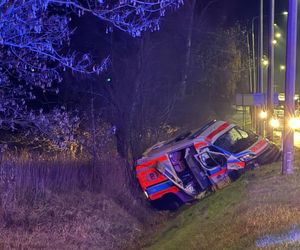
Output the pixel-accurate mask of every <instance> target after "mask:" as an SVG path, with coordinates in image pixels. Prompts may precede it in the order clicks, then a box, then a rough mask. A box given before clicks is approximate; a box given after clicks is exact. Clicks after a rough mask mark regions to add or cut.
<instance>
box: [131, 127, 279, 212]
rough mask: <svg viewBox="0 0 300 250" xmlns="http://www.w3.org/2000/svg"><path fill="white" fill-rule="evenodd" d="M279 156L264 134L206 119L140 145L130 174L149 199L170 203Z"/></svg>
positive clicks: (175, 203) (217, 185) (193, 196)
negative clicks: (139, 154)
mask: <svg viewBox="0 0 300 250" xmlns="http://www.w3.org/2000/svg"><path fill="white" fill-rule="evenodd" d="M279 158H280V151H279V149H278V148H277V146H276V145H274V144H273V143H272V142H270V141H269V140H267V139H266V138H263V137H261V136H258V135H256V134H254V133H253V132H250V131H245V130H243V129H241V128H240V127H238V126H237V125H235V124H230V123H228V122H224V121H211V122H209V123H208V124H206V125H204V126H203V127H201V128H200V129H197V130H194V131H189V132H186V133H183V134H180V135H179V136H177V137H175V138H173V139H171V140H168V141H163V142H159V143H157V144H155V145H154V146H152V147H151V148H149V149H148V150H146V152H144V154H143V157H142V158H140V159H139V160H138V161H137V165H136V176H137V178H138V181H139V183H140V186H141V188H142V190H143V192H144V193H145V195H146V197H147V198H148V199H149V200H150V201H151V202H152V203H153V204H154V205H164V207H166V208H169V209H173V208H176V207H177V206H179V205H180V203H185V202H189V201H192V200H195V199H197V198H202V197H204V196H205V195H206V194H207V193H209V192H210V191H214V190H217V189H220V188H222V187H224V186H226V185H228V184H229V183H230V182H231V181H233V180H235V179H236V178H238V176H239V175H240V173H241V172H243V171H244V170H245V169H246V168H249V167H250V168H252V167H255V166H256V165H261V164H265V163H268V162H272V161H276V160H278V159H279Z"/></svg>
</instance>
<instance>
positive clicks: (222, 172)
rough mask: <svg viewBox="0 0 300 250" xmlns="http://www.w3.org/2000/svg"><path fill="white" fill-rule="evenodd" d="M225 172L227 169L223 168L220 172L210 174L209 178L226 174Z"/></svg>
mask: <svg viewBox="0 0 300 250" xmlns="http://www.w3.org/2000/svg"><path fill="white" fill-rule="evenodd" d="M225 172H226V169H225V168H223V169H221V170H220V171H219V172H216V173H214V174H212V175H210V176H208V178H209V179H211V178H213V177H216V176H218V175H221V174H224V173H225Z"/></svg>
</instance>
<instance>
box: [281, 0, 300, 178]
mask: <svg viewBox="0 0 300 250" xmlns="http://www.w3.org/2000/svg"><path fill="white" fill-rule="evenodd" d="M297 8H298V0H289V11H288V28H287V44H286V73H285V104H284V135H283V162H282V174H284V175H288V174H292V173H293V163H294V131H293V130H292V129H291V128H290V127H289V126H288V121H289V119H290V118H291V117H294V114H295V101H294V96H295V82H296V50H297Z"/></svg>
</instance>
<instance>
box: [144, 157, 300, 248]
mask: <svg viewBox="0 0 300 250" xmlns="http://www.w3.org/2000/svg"><path fill="white" fill-rule="evenodd" d="M299 155H300V152H297V156H298V158H299ZM280 168H281V163H280V162H278V163H274V164H271V165H266V166H262V167H260V168H258V169H255V170H253V171H249V172H247V173H246V174H245V175H244V176H243V177H242V178H241V179H240V180H238V181H237V182H235V183H232V184H231V185H230V186H228V187H226V188H225V189H223V190H220V191H219V192H217V193H215V194H214V195H211V196H210V197H208V198H206V199H204V200H202V201H200V202H198V203H196V204H194V205H193V206H190V207H183V208H182V209H181V211H178V214H177V215H176V216H174V217H175V218H174V219H172V220H171V221H169V222H168V223H166V224H165V225H164V226H162V228H161V230H160V231H158V232H157V233H154V235H152V237H151V238H150V240H148V242H147V243H146V245H145V248H146V249H152V250H154V249H164V250H167V249H259V248H258V247H257V244H258V242H259V240H260V239H261V238H262V237H264V236H268V235H271V236H270V237H273V241H270V242H269V241H268V242H269V243H270V244H269V246H268V247H267V248H266V249H300V233H299V232H300V230H299V232H298V231H297V232H295V230H297V228H298V227H299V225H300V206H299V204H300V166H299V160H297V161H296V163H295V173H294V175H292V176H282V175H281V174H280V171H281V169H280ZM293 229H294V236H291V233H289V232H290V231H291V230H293ZM298 236H299V241H298V242H297V241H294V242H291V239H293V237H294V238H295V239H296V238H297V239H298ZM287 238H289V239H287ZM269 239H270V238H269ZM275 241H277V243H276V244H274V243H275ZM278 242H281V243H278Z"/></svg>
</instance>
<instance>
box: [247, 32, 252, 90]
mask: <svg viewBox="0 0 300 250" xmlns="http://www.w3.org/2000/svg"><path fill="white" fill-rule="evenodd" d="M246 39H247V52H248V70H249V85H248V87H249V93H252V92H253V81H252V68H251V52H250V41H249V34H248V33H247V38H246Z"/></svg>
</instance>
